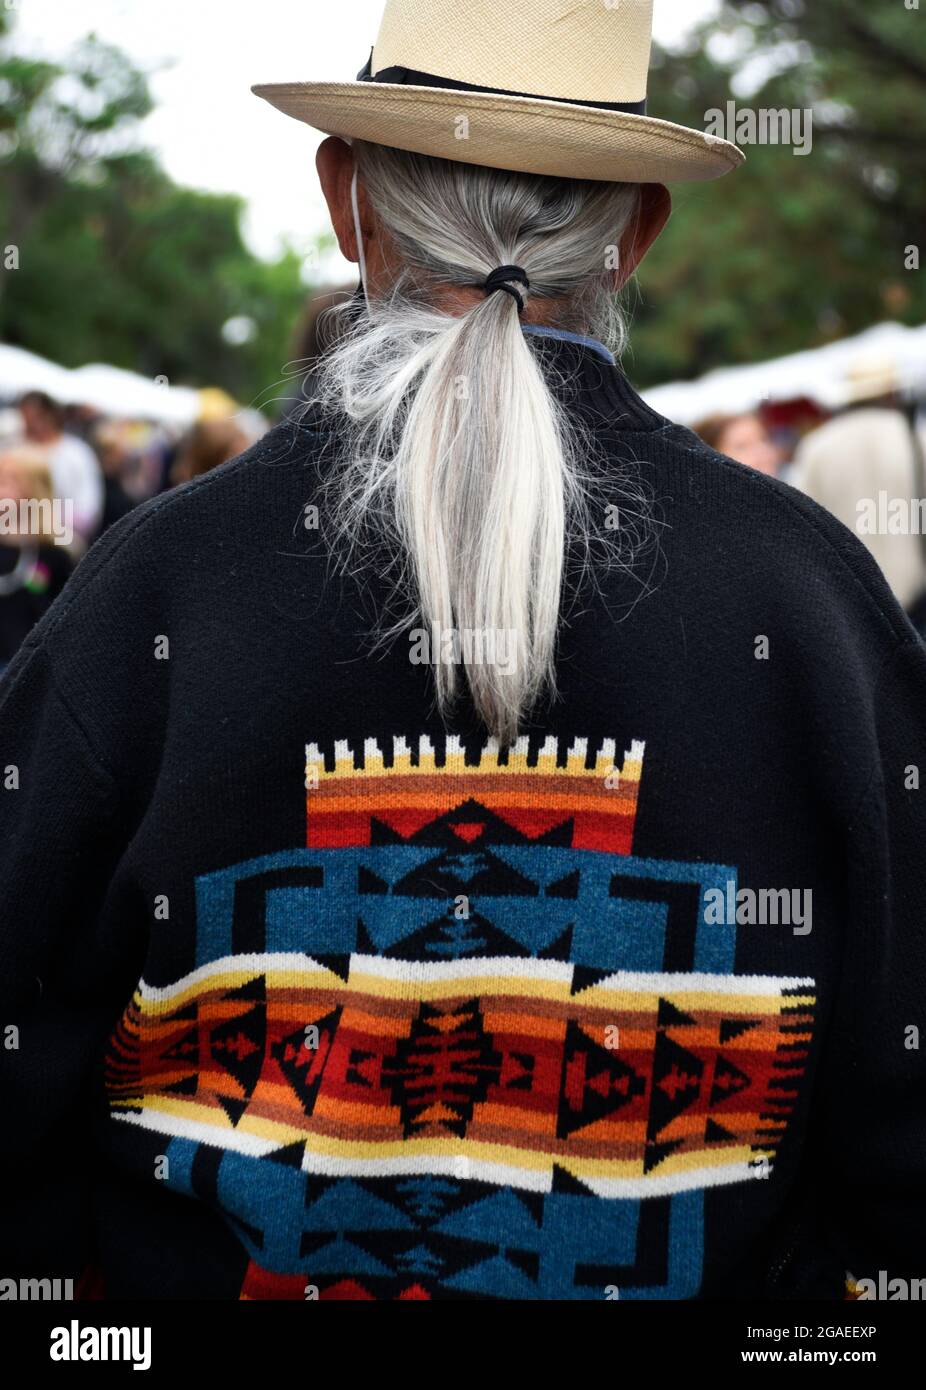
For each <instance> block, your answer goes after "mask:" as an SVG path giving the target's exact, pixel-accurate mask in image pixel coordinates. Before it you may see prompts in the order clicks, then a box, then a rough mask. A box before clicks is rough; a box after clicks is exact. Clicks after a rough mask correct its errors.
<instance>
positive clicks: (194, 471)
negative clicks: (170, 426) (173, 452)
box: [170, 418, 253, 487]
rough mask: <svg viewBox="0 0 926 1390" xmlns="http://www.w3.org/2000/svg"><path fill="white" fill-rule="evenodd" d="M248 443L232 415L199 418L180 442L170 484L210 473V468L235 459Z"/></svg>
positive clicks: (250, 440) (173, 485)
mask: <svg viewBox="0 0 926 1390" xmlns="http://www.w3.org/2000/svg"><path fill="white" fill-rule="evenodd" d="M252 442H253V440H252V438H251V437H250V436H249V435H248V434H246V433H245V431H244V430H243V429H242V428H241V426H240V425H239V424H238V423H237V422H236V421H235V420H234V419H232V418H228V419H224V420H222V419H220V420H200V421H199V422H198V423H197V424H195V425H194V426H193V428H192V429H191V430H190V432H189V434H188V435H187V436H186V438H185V439H183V440H181V442H180V446H179V448H178V450H177V456H176V458H175V460H174V464H173V467H172V469H171V473H170V483H171V486H172V487H176V486H177V484H179V483H188V482H189V481H190V479H191V478H198V477H200V476H201V475H202V474H203V473H211V472H212V470H213V468H218V467H219V465H220V464H223V463H227V462H228V460H229V459H233V458H235V456H236V455H237V454H240V453H241V452H242V451H243V450H244V449H246V448H247V447H248V445H249V444H251V443H252Z"/></svg>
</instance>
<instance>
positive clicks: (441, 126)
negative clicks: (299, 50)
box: [251, 82, 745, 183]
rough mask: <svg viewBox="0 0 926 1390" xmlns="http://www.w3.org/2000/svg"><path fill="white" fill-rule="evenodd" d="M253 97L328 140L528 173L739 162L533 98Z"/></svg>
mask: <svg viewBox="0 0 926 1390" xmlns="http://www.w3.org/2000/svg"><path fill="white" fill-rule="evenodd" d="M251 91H252V92H254V93H255V95H256V96H259V97H262V98H263V99H264V101H268V102H269V103H270V104H271V106H275V107H276V108H277V110H278V111H282V112H283V113H284V114H285V115H287V116H292V117H293V118H294V119H295V120H297V121H304V122H305V123H306V124H307V125H310V126H314V127H315V129H317V130H322V131H324V132H325V133H326V134H327V135H340V136H342V137H344V138H345V139H348V140H369V141H371V142H372V143H374V144H377V145H390V146H392V147H393V148H395V149H400V150H412V151H414V152H415V153H416V154H426V155H436V156H439V157H440V158H443V159H456V160H459V161H461V162H462V163H465V164H482V165H487V166H488V167H489V168H492V169H514V170H518V171H520V172H522V173H525V174H552V175H555V176H558V177H560V178H573V179H597V180H600V181H603V182H607V183H691V182H696V181H698V180H706V179H717V178H721V177H722V175H724V174H728V173H730V171H731V170H733V169H736V168H737V167H738V166H739V165H740V164H742V162H743V160H744V158H745V156H744V154H743V152H742V151H741V150H740V149H739V148H738V147H737V146H736V145H733V144H731V143H730V142H729V141H727V140H722V139H720V137H719V136H717V135H708V134H707V133H706V132H704V131H701V130H692V129H690V128H689V127H688V126H681V125H675V124H674V123H673V122H672V121H660V120H656V119H655V118H654V117H652V116H636V115H630V114H628V113H626V112H622V111H608V110H605V109H604V108H602V107H598V106H575V105H571V104H568V103H566V102H561V101H541V100H538V99H537V98H535V97H517V96H515V97H512V96H496V95H494V94H493V93H490V92H470V91H465V90H463V91H460V90H450V89H445V88H440V87H412V86H405V85H399V84H397V83H385V82H382V83H377V82H271V83H261V84H258V85H257V86H254V87H252V88H251ZM461 116H465V117H466V118H467V121H466V124H465V126H464V125H463V124H462V123H461V122H460V121H459V120H458V119H457V118H458V117H461Z"/></svg>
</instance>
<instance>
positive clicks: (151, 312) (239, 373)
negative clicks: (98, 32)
mask: <svg viewBox="0 0 926 1390" xmlns="http://www.w3.org/2000/svg"><path fill="white" fill-rule="evenodd" d="M2 13H3V12H2V11H0V14H2ZM0 35H2V30H0ZM151 109H152V102H151V96H150V93H149V89H148V82H147V79H146V77H145V75H144V74H143V73H140V72H139V71H138V70H137V69H135V68H134V67H133V66H132V64H131V63H130V62H129V60H128V59H127V58H126V56H125V55H124V54H123V53H121V52H120V51H119V50H118V49H116V48H113V47H112V46H111V45H108V44H104V43H101V42H100V41H99V40H98V39H97V38H95V37H93V36H91V37H89V38H87V39H86V40H85V41H84V42H83V43H81V44H80V45H78V47H77V48H76V50H75V51H74V52H73V54H72V55H71V56H70V58H69V60H68V62H67V63H66V64H62V65H58V64H52V63H46V62H38V61H34V60H32V59H30V58H28V57H23V56H22V55H20V54H18V53H15V52H13V51H10V49H9V48H8V46H7V45H3V46H2V47H0V162H2V184H0V218H2V223H0V225H2V226H4V227H5V228H6V229H7V230H6V236H5V243H6V244H15V245H16V246H17V247H18V248H19V269H18V270H16V271H11V272H7V273H5V274H4V275H3V276H2V278H0V336H2V338H3V339H4V340H6V341H7V342H11V343H16V344H20V345H22V346H24V347H27V348H29V349H31V350H32V351H34V352H38V353H41V354H42V355H44V356H47V357H50V358H52V359H53V360H55V361H58V362H61V363H63V364H64V365H66V366H78V365H80V364H82V363H84V362H87V361H97V360H99V361H105V362H109V363H112V364H114V365H116V366H122V367H127V368H130V369H132V370H135V371H139V372H142V373H145V374H149V375H151V376H161V375H163V376H166V377H167V378H168V379H169V380H170V381H172V382H177V383H181V382H188V383H191V384H194V385H199V384H206V383H209V384H217V385H220V386H223V387H224V388H225V389H226V390H228V391H230V392H231V393H232V394H234V395H235V396H237V397H238V398H239V399H242V400H244V401H248V402H250V401H252V400H254V399H255V398H258V397H261V396H267V395H269V396H270V397H272V395H273V385H274V383H275V382H276V381H277V380H278V379H279V377H280V373H281V369H282V365H283V364H284V363H285V361H286V358H287V356H288V350H289V336H290V332H291V328H292V324H293V321H294V319H295V317H296V315H297V313H298V311H299V309H300V306H301V304H302V302H303V300H304V298H305V293H306V291H305V287H304V286H303V284H302V278H301V258H300V257H299V256H298V255H297V253H296V252H295V250H292V249H287V250H286V251H284V253H283V254H282V255H281V256H279V258H278V259H277V260H276V261H275V262H266V261H262V260H260V259H258V258H257V257H255V256H254V255H253V254H252V253H251V252H250V251H249V250H248V248H247V246H246V245H245V243H244V241H243V238H242V235H241V216H242V212H243V204H242V201H241V199H239V198H237V197H235V196H232V195H222V194H213V193H204V192H199V191H197V190H194V189H189V188H181V187H178V186H177V185H175V184H174V183H173V182H172V181H171V180H170V179H169V178H168V176H167V175H166V174H165V173H164V171H163V170H162V169H161V168H160V166H159V164H158V162H157V160H156V159H155V158H154V156H153V155H152V154H151V153H149V152H148V151H146V150H145V149H144V147H143V144H142V142H141V138H140V131H139V123H140V121H141V120H142V119H143V118H144V117H145V116H146V115H147V114H148V112H149V111H150V110H151ZM229 320H239V321H246V322H248V323H250V324H251V325H252V329H253V331H252V332H251V333H250V334H244V335H239V336H238V337H237V338H236V339H232V340H228V339H227V337H226V336H224V335H223V331H222V330H223V326H224V325H226V323H227V322H228V321H229Z"/></svg>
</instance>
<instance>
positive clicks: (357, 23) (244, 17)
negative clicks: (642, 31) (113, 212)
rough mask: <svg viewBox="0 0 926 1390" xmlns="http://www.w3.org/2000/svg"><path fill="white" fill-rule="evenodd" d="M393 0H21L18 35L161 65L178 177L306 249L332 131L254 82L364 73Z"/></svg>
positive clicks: (170, 158)
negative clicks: (109, 47)
mask: <svg viewBox="0 0 926 1390" xmlns="http://www.w3.org/2000/svg"><path fill="white" fill-rule="evenodd" d="M497 3H499V4H504V3H505V0H497ZM715 8H716V0H656V18H655V33H656V36H657V38H658V39H660V40H661V41H662V42H671V41H672V40H673V39H674V38H677V37H678V36H679V34H680V33H683V32H684V31H685V29H687V28H688V27H690V25H691V24H693V23H694V22H696V21H697V20H699V19H701V18H702V17H703V16H704V15H705V14H708V13H710V12H711V11H712V10H714V9H715ZM382 9H383V0H256V2H255V0H71V2H70V3H68V2H66V0H17V5H16V30H17V34H18V39H17V44H18V46H20V47H22V48H24V49H26V50H27V51H29V52H30V53H31V54H33V55H38V54H41V55H42V56H46V57H51V58H57V57H60V56H62V54H63V53H64V52H65V51H66V50H67V48H68V46H69V45H70V44H71V43H73V42H74V41H75V40H76V39H79V38H82V37H83V36H84V35H85V34H87V33H90V32H95V33H97V34H98V35H99V37H100V38H103V39H105V40H107V41H108V42H111V43H115V44H118V45H119V46H120V47H121V48H124V49H125V50H126V51H127V52H128V53H129V54H130V56H131V57H132V58H133V60H134V61H135V62H136V63H137V64H138V65H139V66H141V67H142V68H144V69H145V70H146V71H149V72H152V79H151V81H152V90H153V93H154V97H155V100H156V102H157V109H156V111H155V112H154V114H153V115H152V116H151V117H150V118H149V119H148V121H147V122H146V124H145V127H144V134H145V140H146V143H147V144H148V145H149V147H151V148H153V149H155V150H156V151H157V152H158V154H159V155H160V157H161V160H162V162H163V164H164V167H165V168H166V169H167V171H168V173H169V174H170V175H171V177H172V178H173V179H175V180H176V181H177V182H178V183H183V184H189V185H193V186H195V187H199V188H208V189H213V190H216V191H220V192H236V193H240V194H242V195H243V196H244V197H245V198H246V199H247V202H248V213H247V217H246V221H245V232H246V235H247V237H248V241H249V243H250V244H251V245H252V246H253V247H254V249H255V250H257V251H258V252H260V253H261V254H273V253H274V252H275V251H276V250H277V249H278V247H279V245H280V240H281V238H282V237H287V238H289V239H290V240H291V241H293V242H294V243H295V244H296V245H297V246H298V247H299V249H300V250H301V249H303V248H304V247H305V246H306V245H307V241H308V239H309V238H310V237H311V236H312V235H314V234H316V233H317V232H319V231H320V230H322V229H323V228H325V227H326V226H327V225H328V223H327V215H326V213H325V211H324V206H323V204H322V201H321V195H320V193H319V192H318V190H317V186H316V182H315V171H314V162H313V161H314V156H315V150H316V147H317V145H318V143H319V140H320V139H321V138H322V137H321V136H320V135H318V134H317V133H316V132H315V131H313V130H311V129H310V128H309V127H308V126H306V125H303V124H301V122H298V121H293V120H290V119H288V118H287V117H285V116H283V115H281V114H280V113H279V112H276V111H274V110H273V109H272V108H271V107H270V106H268V105H267V103H266V102H263V101H260V100H259V99H258V98H257V97H255V96H253V95H252V94H251V92H250V90H249V89H250V86H251V84H252V83H254V82H285V81H311V80H318V79H327V80H335V81H345V80H347V81H350V80H353V78H355V77H356V75H357V72H358V70H359V69H360V68H361V67H362V66H363V64H364V63H365V62H366V59H367V57H368V56H369V52H370V48H371V46H372V44H373V41H374V39H375V38H376V31H377V28H378V25H379V18H380V15H381V13H382ZM339 266H340V267H341V268H343V269H346V267H345V266H344V262H343V261H340V258H337V260H336V261H334V262H332V263H331V265H330V266H328V267H326V269H329V270H330V271H332V272H334V273H338V267H339Z"/></svg>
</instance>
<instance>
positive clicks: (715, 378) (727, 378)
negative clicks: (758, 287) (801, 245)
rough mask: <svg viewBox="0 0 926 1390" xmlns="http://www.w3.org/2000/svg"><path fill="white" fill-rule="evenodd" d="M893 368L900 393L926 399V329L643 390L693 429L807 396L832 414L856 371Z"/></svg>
mask: <svg viewBox="0 0 926 1390" xmlns="http://www.w3.org/2000/svg"><path fill="white" fill-rule="evenodd" d="M887 365H889V366H891V367H892V368H893V371H894V373H895V375H896V381H897V386H898V389H900V390H902V391H909V392H912V393H914V394H917V395H926V325H923V326H921V327H919V328H906V327H904V325H903V324H899V323H880V324H876V325H875V327H873V328H868V329H866V330H865V332H864V333H859V334H857V335H856V336H855V337H853V338H841V339H840V340H839V342H836V343H829V344H827V346H825V347H820V348H812V349H809V350H808V351H806V352H795V353H792V354H791V355H790V356H788V357H779V358H776V359H773V360H772V361H769V362H758V363H754V364H750V365H749V366H745V367H722V368H719V369H718V370H716V371H713V372H708V373H707V375H706V376H703V377H700V378H699V379H698V380H697V381H676V382H671V383H670V384H668V385H666V386H655V387H653V388H652V389H650V390H646V391H643V392H641V394H642V396H643V398H644V400H645V401H646V402H647V404H648V405H650V406H652V408H653V409H654V410H658V411H659V413H660V415H665V416H666V417H667V418H668V419H670V420H677V421H678V423H679V424H682V425H691V424H695V423H696V422H697V421H698V420H703V419H704V418H705V417H706V416H708V415H713V414H714V413H715V412H720V413H723V414H725V415H729V414H735V413H737V412H739V411H747V410H754V409H756V408H757V407H758V406H760V405H762V404H763V403H764V402H776V401H789V400H796V399H798V398H800V397H802V396H807V397H809V398H810V399H811V400H814V401H817V402H818V404H819V405H821V406H823V407H824V408H825V409H827V410H840V409H842V408H843V407H844V406H846V405H848V404H849V402H850V401H851V399H852V387H853V375H852V374H853V372H864V371H865V370H867V369H869V368H873V367H874V368H877V367H884V366H887Z"/></svg>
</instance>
